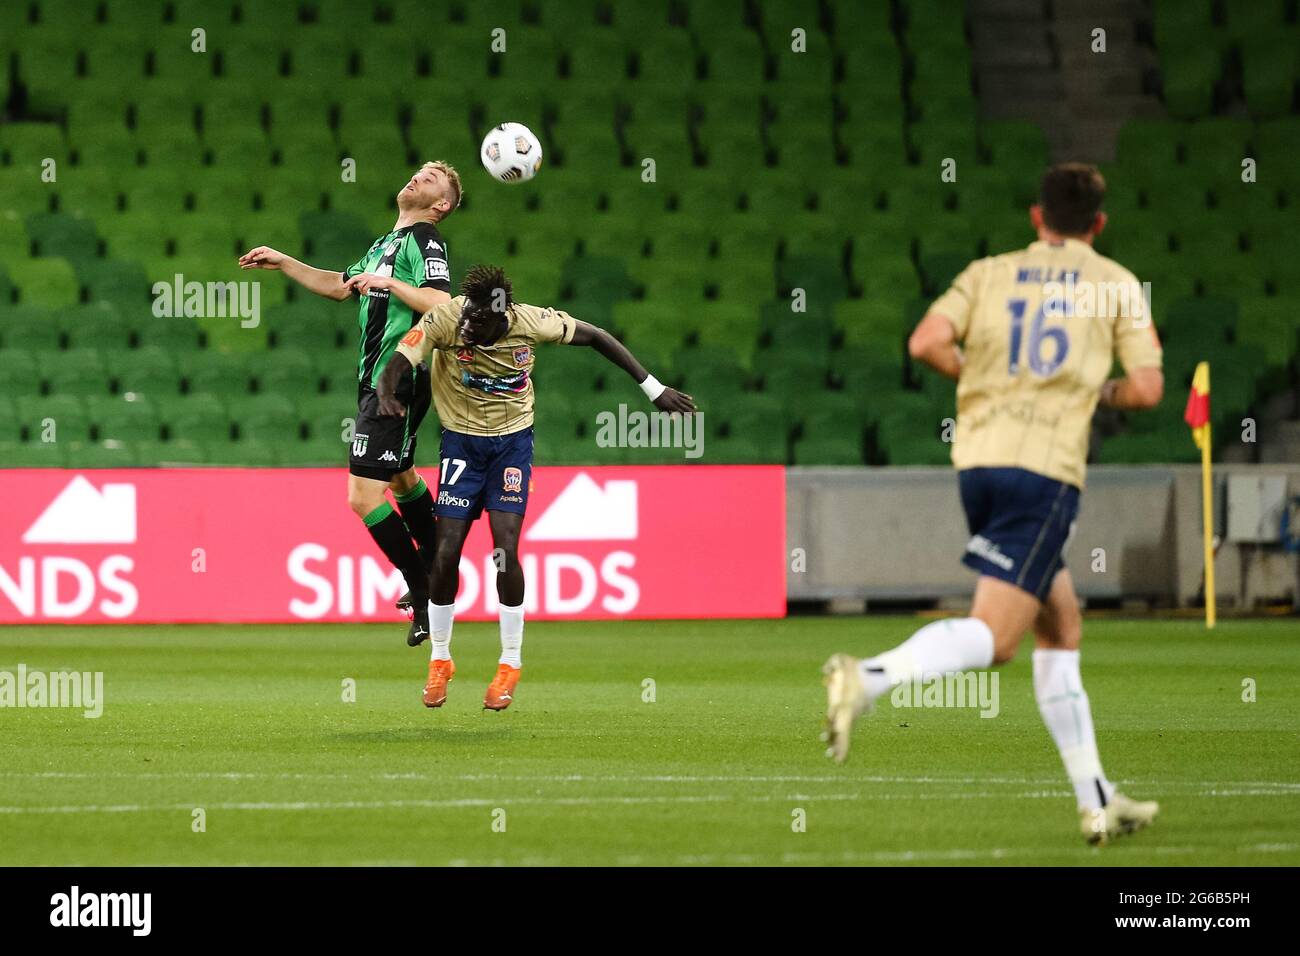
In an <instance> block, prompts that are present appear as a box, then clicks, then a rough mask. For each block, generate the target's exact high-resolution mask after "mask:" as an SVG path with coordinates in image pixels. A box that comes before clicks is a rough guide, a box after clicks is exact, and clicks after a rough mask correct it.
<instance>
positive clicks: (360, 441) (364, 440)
mask: <svg viewBox="0 0 1300 956" xmlns="http://www.w3.org/2000/svg"><path fill="white" fill-rule="evenodd" d="M369 445H370V436H369V435H354V436H353V438H352V455H353V457H356V458H364V457H365V454H366V448H367V447H368V446H369Z"/></svg>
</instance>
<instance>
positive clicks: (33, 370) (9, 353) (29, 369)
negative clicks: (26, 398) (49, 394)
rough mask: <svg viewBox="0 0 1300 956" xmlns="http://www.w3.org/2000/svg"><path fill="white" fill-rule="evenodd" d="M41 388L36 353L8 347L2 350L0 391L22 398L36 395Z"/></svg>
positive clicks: (0, 356) (0, 353) (0, 352)
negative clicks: (22, 396) (25, 395)
mask: <svg viewBox="0 0 1300 956" xmlns="http://www.w3.org/2000/svg"><path fill="white" fill-rule="evenodd" d="M40 387H41V374H40V370H39V369H38V368H37V365H36V355H35V354H34V353H32V352H28V351H25V350H22V349H17V348H10V347H8V346H6V347H5V348H3V349H0V391H3V392H4V393H5V394H7V395H14V396H20V395H24V394H32V393H35V392H37V391H39V390H40Z"/></svg>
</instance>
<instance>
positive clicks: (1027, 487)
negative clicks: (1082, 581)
mask: <svg viewBox="0 0 1300 956" xmlns="http://www.w3.org/2000/svg"><path fill="white" fill-rule="evenodd" d="M957 480H958V482H959V484H960V486H961V505H962V507H963V508H964V509H965V510H966V525H967V527H969V528H970V533H971V539H970V541H969V542H968V543H967V544H966V553H965V554H964V555H963V556H962V563H963V564H965V565H966V566H967V567H970V568H973V569H974V570H976V571H978V572H979V573H980V574H987V575H989V576H990V577H995V578H1000V579H1001V580H1003V581H1007V582H1008V583H1010V584H1014V585H1015V586H1016V587H1018V588H1020V589H1021V590H1023V591H1028V592H1029V593H1030V594H1032V595H1033V596H1034V597H1036V598H1038V599H1039V600H1040V601H1041V600H1043V599H1044V598H1046V597H1047V592H1048V590H1049V589H1050V588H1051V586H1052V579H1053V578H1054V577H1056V572H1057V571H1059V570H1061V568H1062V567H1064V566H1065V547H1066V545H1067V544H1069V541H1070V537H1071V535H1072V534H1073V533H1074V519H1075V516H1076V515H1077V514H1078V513H1079V489H1078V488H1076V487H1074V485H1067V484H1066V483H1065V482H1062V481H1056V480H1054V479H1052V478H1047V477H1044V476H1043V475H1039V474H1036V473H1035V472H1032V471H1026V470H1025V469H1023V468H967V469H965V470H964V471H961V472H959V473H958V475H957Z"/></svg>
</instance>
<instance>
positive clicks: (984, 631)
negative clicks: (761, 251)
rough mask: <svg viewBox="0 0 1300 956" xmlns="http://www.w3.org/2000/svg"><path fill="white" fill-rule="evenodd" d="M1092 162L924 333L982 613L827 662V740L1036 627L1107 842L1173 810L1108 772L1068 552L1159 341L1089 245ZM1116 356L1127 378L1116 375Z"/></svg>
mask: <svg viewBox="0 0 1300 956" xmlns="http://www.w3.org/2000/svg"><path fill="white" fill-rule="evenodd" d="M1104 195H1105V182H1104V181H1103V179H1102V177H1101V174H1100V173H1098V172H1097V170H1096V169H1095V168H1094V167H1092V166H1085V165H1082V164H1078V163H1065V164H1061V165H1058V166H1055V167H1053V168H1051V169H1049V170H1048V171H1047V173H1046V175H1044V177H1043V180H1042V184H1041V189H1040V195H1039V203H1038V205H1035V206H1034V207H1032V209H1031V210H1030V218H1031V221H1032V223H1033V226H1034V228H1035V229H1036V230H1037V233H1038V241H1037V242H1034V243H1033V244H1031V245H1030V246H1029V247H1028V248H1026V249H1022V250H1020V251H1017V252H1011V253H1007V254H1005V255H999V256H991V257H989V258H986V259H980V260H978V261H976V262H973V263H971V264H970V265H969V266H968V267H967V268H966V269H965V270H964V271H963V272H962V273H961V274H960V275H959V276H958V277H957V278H956V280H955V281H954V282H953V284H952V287H951V288H950V289H949V290H948V291H947V292H945V293H944V294H943V295H942V296H940V297H939V299H938V300H937V301H936V302H935V303H934V304H933V305H932V306H931V307H930V309H929V311H928V312H927V313H926V315H925V317H924V318H923V319H922V320H921V322H920V324H919V325H918V326H917V327H916V329H915V331H914V332H913V333H912V336H911V339H910V340H909V342H908V350H909V352H910V353H911V355H912V357H913V358H915V359H917V360H919V361H921V362H924V363H925V364H926V365H929V366H930V367H931V368H933V369H935V370H936V371H938V372H940V373H941V374H943V375H946V376H948V377H949V378H952V379H955V380H956V381H957V430H956V437H955V440H954V443H953V452H952V460H953V465H954V466H955V467H956V468H957V470H958V481H959V485H960V489H961V499H962V506H963V508H964V509H965V511H966V519H967V524H968V526H969V529H970V533H971V537H970V541H969V543H968V544H967V546H966V553H965V555H964V557H963V559H962V560H963V562H964V563H965V564H967V565H968V566H969V567H971V568H973V569H974V570H975V571H977V572H978V573H979V575H980V576H979V580H978V582H977V584H976V586H975V598H974V603H973V606H972V608H971V613H970V616H969V617H966V618H960V619H952V620H943V621H936V622H934V623H932V624H928V625H926V626H925V627H923V628H921V629H920V630H919V631H917V632H916V633H915V634H913V635H912V636H911V637H910V638H909V639H908V640H906V641H904V642H903V643H902V644H900V645H899V646H898V647H896V648H894V649H892V650H889V651H886V652H884V653H883V654H879V655H877V656H875V657H870V658H866V659H864V660H858V659H856V658H853V657H850V656H849V655H847V654H836V655H835V656H833V657H832V658H831V659H830V660H829V661H828V662H827V663H826V666H825V668H824V673H825V675H826V686H827V695H828V703H827V714H826V731H825V733H824V734H823V738H824V739H825V740H826V741H827V742H828V743H829V745H830V747H829V754H830V756H832V757H833V758H835V759H836V760H838V761H842V760H844V758H845V757H846V756H847V754H848V747H849V734H850V732H851V730H852V727H853V723H854V721H855V720H856V719H857V717H858V716H860V715H861V714H863V713H865V712H866V711H868V710H869V709H870V708H871V706H872V704H873V703H874V702H875V701H876V700H877V699H878V698H879V697H880V696H881V695H883V694H885V693H887V692H888V691H890V690H891V689H892V688H893V687H895V686H897V685H898V684H900V683H903V682H906V681H913V680H925V679H929V678H933V677H936V676H938V675H944V674H950V673H954V672H960V671H967V670H971V669H975V668H984V667H989V666H991V665H993V664H1003V663H1006V662H1007V661H1009V660H1011V659H1012V658H1013V657H1014V656H1015V654H1016V650H1017V648H1018V647H1019V645H1020V642H1021V640H1022V638H1023V637H1024V635H1025V632H1026V631H1029V630H1030V629H1032V630H1033V632H1034V635H1035V640H1036V648H1035V650H1034V691H1035V696H1036V697H1037V699H1038V706H1039V711H1040V713H1041V714H1042V716H1043V720H1044V722H1045V723H1046V724H1047V727H1048V730H1049V731H1050V732H1051V735H1052V738H1053V740H1054V741H1055V742H1056V745H1057V748H1058V749H1059V750H1060V752H1061V757H1062V760H1063V762H1064V764H1065V769H1066V772H1067V773H1068V774H1069V776H1070V780H1071V783H1072V784H1073V785H1074V790H1075V796H1076V799H1077V802H1078V806H1079V812H1080V826H1081V829H1082V832H1083V834H1084V837H1085V838H1086V839H1087V840H1088V842H1090V843H1104V842H1107V841H1108V840H1110V839H1111V838H1113V837H1115V836H1118V835H1120V834H1121V833H1128V832H1131V831H1132V830H1135V829H1138V828H1139V827H1142V826H1145V825H1146V824H1147V823H1150V822H1151V820H1152V819H1153V818H1154V816H1155V814H1156V811H1157V809H1158V807H1157V805H1156V804H1155V803H1153V802H1147V803H1139V802H1137V801H1134V800H1130V799H1129V798H1127V797H1125V796H1124V795H1123V794H1120V793H1118V792H1116V790H1115V788H1114V786H1113V785H1112V784H1111V783H1110V782H1109V781H1108V780H1107V779H1106V776H1105V774H1104V773H1103V772H1102V769H1101V760H1100V757H1099V756H1098V753H1097V743H1096V737H1095V735H1094V733H1093V724H1092V714H1091V711H1090V709H1089V706H1088V696H1087V694H1086V693H1085V691H1084V689H1083V682H1082V680H1081V678H1080V674H1079V642H1080V640H1081V638H1082V620H1081V616H1080V613H1079V601H1078V598H1077V596H1076V595H1075V591H1074V584H1073V581H1072V580H1071V578H1070V572H1069V570H1068V569H1067V568H1066V567H1065V565H1064V560H1063V552H1064V549H1065V546H1066V544H1067V543H1068V541H1069V538H1070V535H1071V533H1072V531H1073V529H1074V519H1075V514H1076V512H1077V509H1078V500H1079V493H1080V491H1081V490H1082V488H1083V483H1084V469H1085V462H1086V458H1087V452H1088V432H1089V427H1090V424H1091V420H1092V414H1093V411H1094V409H1095V408H1096V406H1097V404H1098V402H1099V401H1100V402H1101V403H1102V404H1104V405H1106V406H1107V407H1110V408H1120V409H1145V408H1151V407H1153V406H1155V405H1156V404H1157V403H1158V402H1159V401H1160V397H1161V394H1162V392H1163V388H1164V380H1163V376H1162V373H1161V370H1160V365H1161V350H1160V342H1159V340H1158V339H1157V338H1156V334H1155V328H1154V326H1153V325H1152V323H1151V320H1150V315H1149V311H1148V306H1147V303H1146V298H1145V296H1144V294H1143V290H1142V288H1141V287H1140V286H1139V285H1138V283H1137V280H1136V279H1135V278H1134V277H1133V274H1132V273H1130V272H1129V271H1128V270H1127V269H1124V268H1123V267H1122V266H1120V265H1119V264H1118V263H1116V262H1113V261H1111V260H1110V259H1107V258H1106V257H1104V256H1102V255H1099V254H1098V253H1097V252H1096V251H1094V250H1093V247H1092V243H1093V240H1094V239H1095V238H1096V236H1097V235H1098V233H1100V232H1101V230H1102V229H1103V228H1104V227H1105V225H1106V215H1105V213H1103V212H1102V211H1101V204H1102V199H1103V198H1104ZM1116 358H1118V360H1119V362H1120V364H1121V365H1122V366H1123V369H1124V373H1125V374H1124V376H1123V377H1121V378H1114V379H1108V378H1107V376H1108V375H1109V374H1110V370H1111V367H1112V365H1113V363H1114V361H1115V359H1116Z"/></svg>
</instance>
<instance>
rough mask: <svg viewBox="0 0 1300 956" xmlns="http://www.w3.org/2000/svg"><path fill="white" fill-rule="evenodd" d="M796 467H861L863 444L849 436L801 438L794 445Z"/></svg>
mask: <svg viewBox="0 0 1300 956" xmlns="http://www.w3.org/2000/svg"><path fill="white" fill-rule="evenodd" d="M793 457H794V463H795V464H796V465H861V464H862V463H863V455H862V444H861V443H860V442H859V441H856V440H854V439H853V438H852V437H849V436H835V437H825V438H823V437H821V436H817V437H810V438H800V439H798V440H797V441H796V442H795V443H794V450H793Z"/></svg>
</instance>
